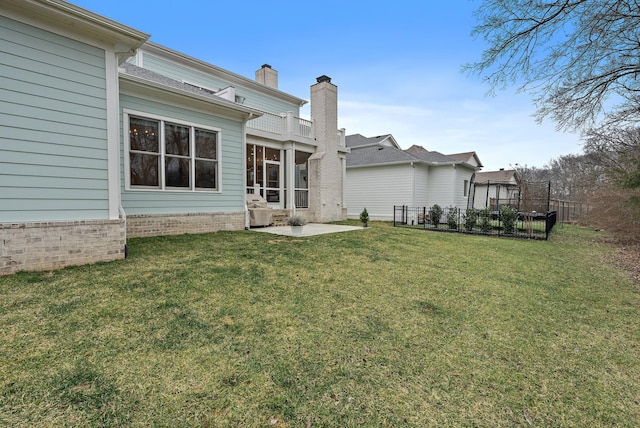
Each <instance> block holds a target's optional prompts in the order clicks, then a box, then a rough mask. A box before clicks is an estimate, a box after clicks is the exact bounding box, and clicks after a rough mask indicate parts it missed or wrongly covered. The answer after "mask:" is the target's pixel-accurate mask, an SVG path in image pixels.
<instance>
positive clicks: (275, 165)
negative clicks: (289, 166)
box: [246, 144, 285, 208]
mask: <svg viewBox="0 0 640 428" xmlns="http://www.w3.org/2000/svg"><path fill="white" fill-rule="evenodd" d="M246 172H247V193H248V194H253V193H256V192H259V193H260V196H262V197H263V198H265V199H266V200H267V202H268V203H269V205H270V206H271V207H273V208H285V197H284V194H285V192H284V183H285V180H284V159H283V155H282V150H281V149H274V148H271V147H265V146H260V145H257V144H255V145H254V144H247V170H246Z"/></svg>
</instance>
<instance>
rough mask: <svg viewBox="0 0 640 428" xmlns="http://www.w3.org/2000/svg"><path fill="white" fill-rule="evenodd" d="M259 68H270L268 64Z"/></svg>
mask: <svg viewBox="0 0 640 428" xmlns="http://www.w3.org/2000/svg"><path fill="white" fill-rule="evenodd" d="M261 68H271V66H270V65H269V64H262V67H261Z"/></svg>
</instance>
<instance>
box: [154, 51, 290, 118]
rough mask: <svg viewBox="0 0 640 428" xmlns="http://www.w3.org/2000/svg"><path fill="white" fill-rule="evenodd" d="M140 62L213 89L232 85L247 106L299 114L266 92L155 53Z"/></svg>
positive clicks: (166, 73) (177, 78)
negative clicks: (184, 65) (180, 63)
mask: <svg viewBox="0 0 640 428" xmlns="http://www.w3.org/2000/svg"><path fill="white" fill-rule="evenodd" d="M142 63H143V66H144V68H146V69H148V70H151V71H154V72H156V73H159V74H162V75H163V76H167V77H170V78H172V79H175V80H178V81H183V80H184V81H186V82H189V83H192V84H196V85H199V86H202V87H204V88H207V89H211V90H214V91H218V90H221V89H224V88H227V87H229V86H233V87H234V88H235V90H236V95H239V96H242V97H245V102H244V105H245V106H247V107H252V108H256V109H259V110H262V111H266V112H269V113H274V114H280V113H286V112H289V111H290V112H293V114H294V115H295V116H299V114H300V108H299V107H298V106H297V105H296V104H292V103H288V102H286V101H283V100H279V99H278V98H275V97H272V96H269V95H267V94H263V93H260V92H257V91H253V90H250V89H248V88H244V87H242V86H240V85H238V84H235V83H234V84H232V83H229V82H226V81H224V80H222V79H219V78H216V77H214V76H211V75H208V74H206V73H202V72H199V71H196V70H193V69H190V68H187V67H183V66H180V65H178V64H175V63H173V62H171V61H168V60H166V59H164V58H159V57H157V56H155V55H151V54H148V53H144V54H143V58H142Z"/></svg>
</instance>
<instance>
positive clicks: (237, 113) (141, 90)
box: [120, 73, 263, 122]
mask: <svg viewBox="0 0 640 428" xmlns="http://www.w3.org/2000/svg"><path fill="white" fill-rule="evenodd" d="M120 89H121V92H123V93H127V94H129V95H132V96H139V97H143V98H144V97H145V96H146V97H151V98H153V99H155V100H159V101H164V102H168V103H172V102H173V101H175V100H176V99H177V100H183V103H182V104H183V105H184V106H185V107H186V108H191V109H193V108H198V109H199V110H201V111H205V112H207V113H212V108H213V110H214V111H213V112H214V113H215V114H216V115H219V116H222V117H227V118H230V119H233V120H241V121H243V122H244V121H247V120H249V119H255V118H256V117H260V116H262V115H263V112H262V111H260V110H258V109H254V108H251V107H246V106H244V105H241V104H236V103H233V102H231V101H227V100H225V99H222V98H220V99H219V100H217V99H215V98H213V97H206V96H203V95H198V94H194V93H192V92H188V91H183V90H181V89H178V88H174V87H171V86H166V85H162V84H160V83H157V82H154V81H151V80H148V79H143V78H141V77H138V76H132V75H130V74H127V73H120Z"/></svg>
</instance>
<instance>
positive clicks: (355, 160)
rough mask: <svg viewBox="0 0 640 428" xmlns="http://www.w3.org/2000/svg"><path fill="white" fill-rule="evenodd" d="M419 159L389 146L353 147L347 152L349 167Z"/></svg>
mask: <svg viewBox="0 0 640 428" xmlns="http://www.w3.org/2000/svg"><path fill="white" fill-rule="evenodd" d="M416 160H417V159H416V158H415V157H414V156H411V155H410V154H409V153H406V152H405V151H404V150H400V149H396V148H395V147H387V146H372V147H362V148H358V149H352V150H351V153H349V154H347V167H352V166H364V165H379V164H385V163H401V162H415V161H416Z"/></svg>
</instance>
